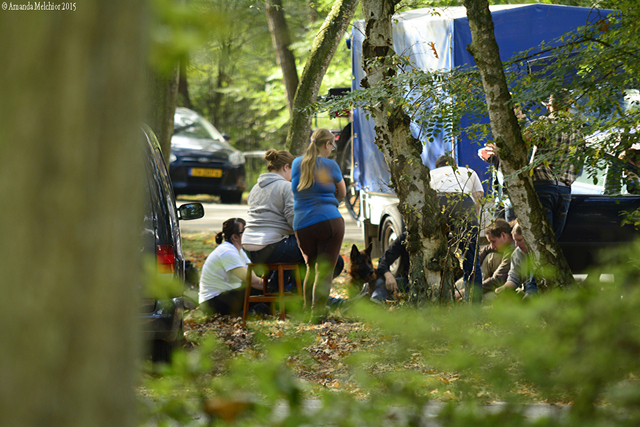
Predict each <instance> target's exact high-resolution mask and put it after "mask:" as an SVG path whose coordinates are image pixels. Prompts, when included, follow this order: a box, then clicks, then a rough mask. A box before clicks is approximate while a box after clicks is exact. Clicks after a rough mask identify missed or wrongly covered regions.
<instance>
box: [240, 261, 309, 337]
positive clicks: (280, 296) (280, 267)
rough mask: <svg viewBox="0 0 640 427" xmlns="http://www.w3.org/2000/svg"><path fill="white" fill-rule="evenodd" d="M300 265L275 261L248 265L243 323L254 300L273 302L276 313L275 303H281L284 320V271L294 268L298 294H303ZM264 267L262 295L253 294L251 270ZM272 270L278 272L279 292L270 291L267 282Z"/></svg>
mask: <svg viewBox="0 0 640 427" xmlns="http://www.w3.org/2000/svg"><path fill="white" fill-rule="evenodd" d="M299 267H300V265H299V264H285V263H274V264H255V263H250V264H249V265H248V266H247V281H246V283H247V287H246V288H245V293H244V309H243V310H242V324H243V325H244V324H245V322H246V319H247V314H248V313H249V303H252V302H268V303H270V304H271V313H272V314H274V313H275V310H274V305H273V304H274V303H275V302H279V303H280V320H284V318H285V316H284V299H285V294H284V272H285V271H291V270H293V271H294V272H295V279H296V287H297V290H298V295H300V296H302V283H301V280H300V269H299ZM260 268H263V271H262V274H261V276H260V277H261V279H262V295H251V289H252V288H251V285H250V284H251V272H253V271H255V270H256V269H258V270H259V269H260ZM271 271H277V272H278V292H277V293H276V292H268V290H267V282H268V281H269V273H270V272H271Z"/></svg>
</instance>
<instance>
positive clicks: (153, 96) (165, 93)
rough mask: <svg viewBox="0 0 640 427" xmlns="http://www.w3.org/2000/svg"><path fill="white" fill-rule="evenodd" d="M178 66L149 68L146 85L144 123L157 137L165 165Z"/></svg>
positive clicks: (169, 150) (169, 142)
mask: <svg viewBox="0 0 640 427" xmlns="http://www.w3.org/2000/svg"><path fill="white" fill-rule="evenodd" d="M178 70H179V68H178V66H176V67H174V68H173V69H172V70H171V71H169V72H167V73H164V72H159V71H156V70H149V73H148V79H149V82H148V84H147V87H148V88H149V89H150V93H149V95H150V96H149V103H148V104H147V119H146V123H147V124H148V125H149V126H150V127H151V129H153V132H154V133H155V134H156V136H157V137H158V141H159V142H160V147H161V148H162V153H163V154H164V157H165V160H166V161H167V165H168V162H169V154H171V137H172V136H173V117H174V115H175V112H176V104H177V103H178V81H179V72H178Z"/></svg>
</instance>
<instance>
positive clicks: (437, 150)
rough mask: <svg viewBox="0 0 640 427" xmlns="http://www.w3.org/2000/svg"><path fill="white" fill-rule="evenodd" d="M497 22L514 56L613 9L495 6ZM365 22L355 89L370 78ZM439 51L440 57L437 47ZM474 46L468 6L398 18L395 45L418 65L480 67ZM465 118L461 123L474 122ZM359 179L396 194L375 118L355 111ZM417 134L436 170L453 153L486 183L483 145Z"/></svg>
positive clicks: (356, 43)
mask: <svg viewBox="0 0 640 427" xmlns="http://www.w3.org/2000/svg"><path fill="white" fill-rule="evenodd" d="M490 10H491V14H492V17H493V23H494V26H495V37H496V41H497V42H498V46H499V48H500V57H501V59H502V60H503V61H506V60H508V59H509V58H511V57H512V56H514V55H515V54H517V53H519V52H522V51H525V50H527V49H530V48H533V47H535V46H538V45H539V44H540V43H542V42H543V41H544V42H545V44H546V45H547V46H555V45H557V44H558V39H559V38H560V37H561V36H562V35H563V34H565V33H567V32H571V31H573V30H575V29H576V28H578V27H581V26H584V25H586V24H587V23H590V22H596V21H598V20H600V19H602V18H603V17H604V16H606V15H607V14H608V13H610V12H611V11H610V10H598V9H591V8H584V7H574V6H558V5H549V4H528V5H500V6H491V7H490ZM363 39H364V21H357V22H356V23H355V24H354V26H353V32H352V40H351V55H352V68H353V81H352V89H353V90H357V89H361V85H360V82H361V80H362V78H363V77H364V71H363V69H362V41H363ZM430 43H433V47H434V48H435V51H436V52H437V57H436V55H435V53H434V49H433V48H432V46H430ZM469 44H471V30H470V29H469V20H468V19H467V15H466V9H465V8H464V7H449V8H427V9H416V10H412V11H408V12H403V13H401V14H398V15H396V16H395V17H394V19H393V47H394V50H395V52H396V53H397V54H398V55H401V56H405V57H407V56H408V57H409V61H410V62H411V63H412V64H413V65H414V66H415V67H417V68H419V69H421V70H424V71H427V70H445V71H448V70H452V69H454V68H456V67H460V66H474V65H475V62H474V61H473V57H472V56H471V54H470V53H469V52H468V51H467V45H469ZM468 121H469V120H468V119H466V118H463V120H462V123H461V125H462V126H465V125H466V124H468ZM353 132H354V140H353V150H354V153H353V154H354V181H355V182H356V183H357V184H358V185H359V186H360V189H361V190H366V191H372V192H382V193H393V190H391V188H389V183H390V175H389V170H388V168H387V165H386V164H385V162H384V157H383V155H382V153H381V152H380V151H379V150H378V148H377V146H376V145H375V142H374V139H375V132H374V126H373V118H372V117H370V118H367V117H366V112H363V111H362V110H361V109H359V108H358V109H355V110H354V112H353ZM412 133H413V135H414V137H416V138H419V139H420V140H421V141H423V144H424V148H423V152H422V160H423V163H424V164H425V165H426V166H428V167H429V168H433V167H434V165H435V160H436V159H437V158H438V157H439V156H441V155H442V154H444V153H445V152H453V153H454V156H455V158H456V160H457V163H458V165H461V166H469V167H471V168H472V169H474V170H476V172H478V175H479V176H480V178H481V179H482V180H483V181H484V180H485V179H486V178H487V176H488V175H487V167H488V165H487V164H486V163H484V162H483V161H482V160H481V159H480V158H479V157H478V155H477V152H478V149H479V148H480V145H479V143H478V142H475V141H470V140H468V139H467V138H466V137H461V138H460V140H458V141H455V142H454V143H453V144H452V143H451V141H450V140H449V142H447V141H446V138H444V137H443V135H440V136H439V137H436V138H435V140H434V141H433V142H428V141H426V137H425V136H424V135H421V133H420V129H419V127H418V126H417V125H416V124H415V123H414V124H413V125H412Z"/></svg>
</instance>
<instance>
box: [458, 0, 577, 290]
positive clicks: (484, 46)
mask: <svg viewBox="0 0 640 427" xmlns="http://www.w3.org/2000/svg"><path fill="white" fill-rule="evenodd" d="M464 4H465V7H466V8H467V16H468V18H469V26H470V27H471V35H472V37H473V42H472V44H471V45H470V46H469V47H468V50H469V52H470V53H471V54H472V55H473V57H474V60H475V62H476V64H477V65H478V68H479V70H480V75H481V77H482V85H483V88H484V93H485V98H486V101H487V107H488V110H489V118H490V120H491V133H492V135H493V140H494V142H495V144H496V146H497V148H498V155H499V156H500V161H501V167H502V170H503V172H504V175H505V181H506V185H507V188H508V189H509V198H510V199H511V202H512V203H513V206H514V210H515V213H516V216H517V217H518V222H519V223H520V225H521V226H522V229H523V233H524V234H523V237H524V239H525V241H526V242H527V248H528V250H529V253H530V254H533V257H534V260H535V264H536V270H537V271H538V272H539V274H543V275H544V278H545V279H546V285H547V286H549V287H555V286H564V285H570V284H574V283H575V280H574V278H573V275H572V274H571V270H570V268H569V265H568V263H567V261H566V259H565V257H564V254H563V252H562V250H561V249H560V246H559V245H558V241H557V239H556V237H555V234H554V233H553V229H552V228H551V225H550V224H549V221H548V220H547V216H546V214H545V211H544V208H543V207H542V205H541V204H540V200H539V199H538V195H537V194H536V191H535V189H534V187H533V182H532V180H531V177H530V176H529V175H528V174H527V173H523V172H521V171H522V170H523V168H524V167H525V166H526V165H527V148H526V146H525V142H524V140H523V138H522V131H521V129H520V126H519V124H518V120H517V118H516V116H515V113H514V112H513V109H512V108H511V107H509V105H510V102H509V101H510V100H511V95H510V94H509V89H508V87H507V81H506V78H505V75H504V68H503V66H502V62H501V61H500V54H499V51H498V44H497V43H496V40H495V34H494V26H493V20H492V18H491V12H490V11H489V3H488V1H487V0H465V2H464Z"/></svg>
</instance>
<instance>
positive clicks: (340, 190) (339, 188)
mask: <svg viewBox="0 0 640 427" xmlns="http://www.w3.org/2000/svg"><path fill="white" fill-rule="evenodd" d="M346 195H347V186H346V185H345V183H344V179H341V180H340V182H338V183H336V198H337V199H344V197H345V196H346Z"/></svg>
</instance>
